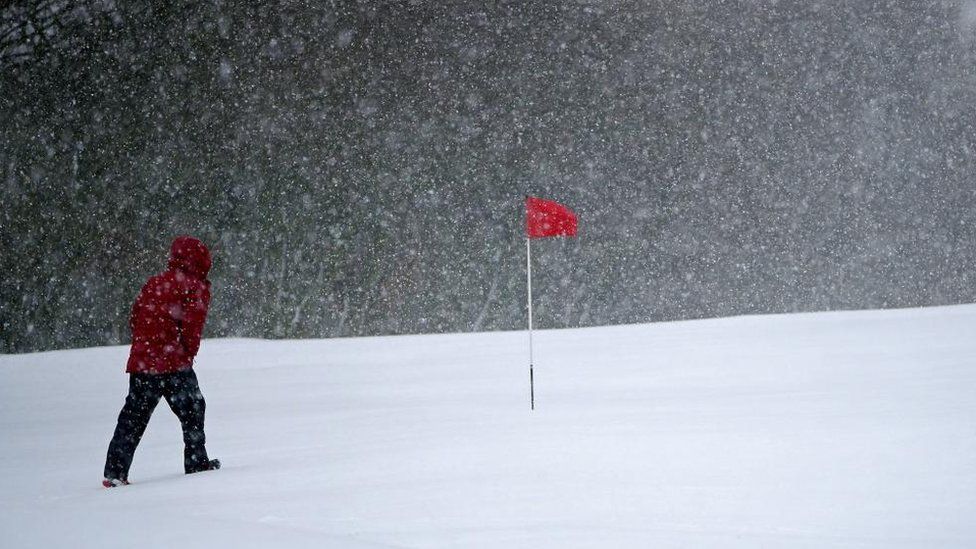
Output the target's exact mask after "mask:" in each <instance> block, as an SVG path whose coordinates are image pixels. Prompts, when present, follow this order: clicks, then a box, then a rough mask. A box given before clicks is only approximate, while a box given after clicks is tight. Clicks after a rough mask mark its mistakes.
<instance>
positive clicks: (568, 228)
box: [525, 196, 576, 238]
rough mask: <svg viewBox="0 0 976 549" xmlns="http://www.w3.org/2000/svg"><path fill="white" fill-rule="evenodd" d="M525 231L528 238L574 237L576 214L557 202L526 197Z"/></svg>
mask: <svg viewBox="0 0 976 549" xmlns="http://www.w3.org/2000/svg"><path fill="white" fill-rule="evenodd" d="M525 230H526V234H527V235H528V236H529V238H543V237H546V236H576V214H574V213H573V212H572V210H570V209H569V208H567V207H566V206H563V205H562V204H560V203H558V202H553V201H552V200H543V199H541V198H535V197H533V196H527V197H525Z"/></svg>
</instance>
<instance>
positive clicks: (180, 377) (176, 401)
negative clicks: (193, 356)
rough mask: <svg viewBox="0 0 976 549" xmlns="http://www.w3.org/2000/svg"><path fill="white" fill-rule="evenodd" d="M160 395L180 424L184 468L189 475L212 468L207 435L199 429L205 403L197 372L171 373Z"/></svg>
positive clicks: (204, 410)
mask: <svg viewBox="0 0 976 549" xmlns="http://www.w3.org/2000/svg"><path fill="white" fill-rule="evenodd" d="M164 395H165V396H166V402H167V403H169V407H170V408H172V410H173V413H174V414H176V417H178V418H179V419H180V425H182V427H183V445H184V448H183V469H184V471H185V472H186V473H187V474H190V473H197V472H200V471H207V470H209V469H211V468H213V467H212V466H211V463H210V459H209V458H208V457H207V448H206V443H207V437H206V435H204V432H203V420H204V414H205V412H206V410H207V403H206V401H204V399H203V394H202V393H201V392H200V385H199V383H198V382H197V375H196V374H195V373H194V372H193V370H185V371H183V372H179V373H176V374H173V377H172V378H171V380H170V383H169V384H168V386H167V388H166V391H165V393H164Z"/></svg>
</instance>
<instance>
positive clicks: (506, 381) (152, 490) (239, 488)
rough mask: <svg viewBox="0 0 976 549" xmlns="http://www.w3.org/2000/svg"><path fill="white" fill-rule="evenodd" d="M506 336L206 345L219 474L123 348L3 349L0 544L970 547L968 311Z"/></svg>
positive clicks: (972, 457)
mask: <svg viewBox="0 0 976 549" xmlns="http://www.w3.org/2000/svg"><path fill="white" fill-rule="evenodd" d="M526 343H527V341H526V335H525V334H524V333H490V334H466V335H437V336H407V337H386V338H363V339H343V340H317V341H279V342H272V341H257V340H208V341H205V342H204V344H203V348H202V351H201V354H200V357H199V358H198V361H197V372H198V375H199V378H200V383H201V386H202V388H203V391H204V394H205V395H206V397H207V402H208V412H207V413H208V422H207V434H208V436H209V449H210V452H211V454H212V456H213V457H218V458H220V459H221V460H222V461H223V463H224V469H222V470H221V471H217V472H212V473H202V474H199V475H193V476H184V475H182V474H181V472H182V449H181V438H180V429H179V424H178V423H177V421H176V419H175V418H174V417H173V415H172V413H170V412H169V410H168V409H167V407H166V404H165V402H164V403H161V404H160V407H159V408H158V409H157V411H156V414H155V416H154V417H153V420H152V422H151V423H150V426H149V430H148V432H147V434H146V437H145V438H144V440H143V443H142V445H141V446H140V447H139V450H138V452H137V453H136V458H135V462H134V464H133V467H132V472H131V479H132V481H133V482H134V484H132V485H131V486H128V487H125V488H120V489H112V490H106V489H104V488H102V487H101V485H100V484H99V482H100V480H101V469H102V464H103V459H104V455H105V450H106V446H107V444H108V440H109V437H110V436H111V433H112V429H113V428H114V426H115V418H116V415H117V413H118V410H119V408H120V406H121V405H122V400H123V397H124V394H125V391H126V376H125V375H124V374H123V373H122V370H123V367H124V362H125V357H126V353H127V348H125V347H113V348H97V349H81V350H74V351H62V352H51V353H38V354H30V355H14V356H2V357H0V485H2V488H0V547H3V548H19V547H99V548H103V547H138V548H147V547H181V548H185V547H207V548H213V547H272V546H273V547H333V548H349V549H359V548H368V547H423V548H427V547H431V548H441V547H452V548H454V547H457V548H482V547H492V548H523V547H524V548H533V549H539V548H560V549H564V548H579V547H599V548H614V549H618V548H641V549H646V548H655V549H660V548H672V547H686V548H710V547H716V548H719V547H720V548H757V547H765V548H777V547H791V548H792V547H802V548H817V549H820V548H825V547H871V548H879V549H881V548H883V549H891V548H901V547H915V548H920V549H921V548H925V549H930V548H947V547H954V548H955V547H958V548H971V547H976V306H957V307H943V308H931V309H915V310H896V311H885V312H880V311H867V312H849V313H826V314H805V315H787V316H762V317H742V318H729V319H719V320H707V321H695V322H679V323H668V324H656V325H638V326H620V327H608V328H592V329H582V330H560V331H543V332H538V333H537V334H536V384H537V385H536V394H537V409H536V411H535V412H530V411H529V402H528V372H527V364H526V362H527V357H526V355H527V350H526Z"/></svg>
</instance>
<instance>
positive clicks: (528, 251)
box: [525, 236, 535, 410]
mask: <svg viewBox="0 0 976 549" xmlns="http://www.w3.org/2000/svg"><path fill="white" fill-rule="evenodd" d="M531 241H532V239H530V238H529V237H528V236H526V237H525V267H526V268H525V272H526V277H527V279H528V285H527V286H528V289H529V296H528V303H529V403H530V406H531V409H532V410H535V373H534V372H533V369H532V245H531V244H530V242H531Z"/></svg>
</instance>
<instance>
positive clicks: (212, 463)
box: [186, 459, 220, 475]
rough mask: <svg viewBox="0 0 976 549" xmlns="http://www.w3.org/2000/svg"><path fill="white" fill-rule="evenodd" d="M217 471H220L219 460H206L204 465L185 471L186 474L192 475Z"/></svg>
mask: <svg viewBox="0 0 976 549" xmlns="http://www.w3.org/2000/svg"><path fill="white" fill-rule="evenodd" d="M217 469H220V460H219V459H211V460H207V462H206V463H204V464H203V465H202V466H201V467H198V468H196V469H193V470H190V471H187V472H186V474H188V475H192V474H193V473H202V472H203V471H216V470H217Z"/></svg>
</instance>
